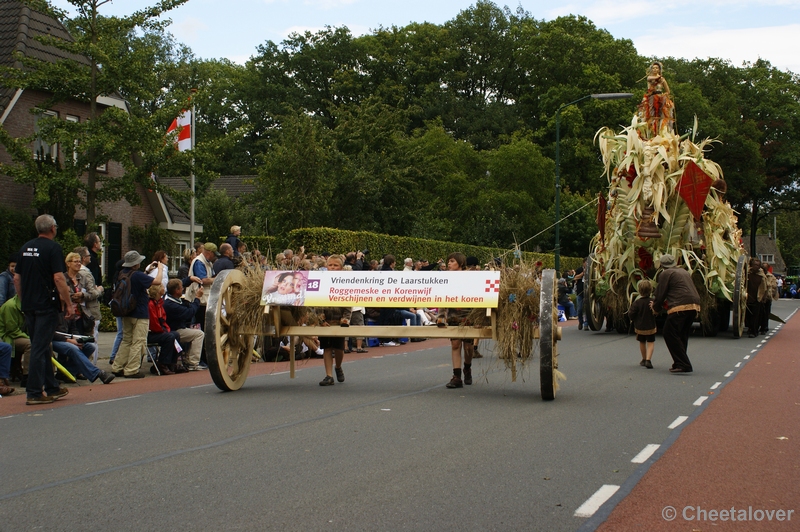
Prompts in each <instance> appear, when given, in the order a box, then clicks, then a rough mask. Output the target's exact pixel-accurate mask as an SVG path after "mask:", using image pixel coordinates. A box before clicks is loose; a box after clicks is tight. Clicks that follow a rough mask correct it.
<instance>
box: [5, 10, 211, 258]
mask: <svg viewBox="0 0 800 532" xmlns="http://www.w3.org/2000/svg"><path fill="white" fill-rule="evenodd" d="M41 35H52V36H55V37H58V38H62V39H70V36H69V34H68V33H67V31H66V29H65V28H64V26H62V25H61V24H60V23H59V22H58V21H56V20H54V19H53V18H51V17H48V16H46V15H44V14H42V13H39V12H37V11H34V10H31V9H30V8H29V7H27V6H25V5H23V4H22V3H20V2H17V1H15V0H11V1H8V0H4V1H3V2H2V3H0V65H3V66H20V65H19V64H18V63H15V59H14V57H13V55H12V54H13V52H20V53H22V54H24V55H25V56H27V57H32V58H37V59H40V60H45V61H53V62H57V61H60V60H63V59H67V58H68V57H67V54H66V53H65V52H63V51H62V50H59V49H58V48H55V47H52V46H46V45H43V44H42V43H40V42H38V41H37V40H36V37H37V36H41ZM71 59H76V58H74V57H72V58H71ZM77 59H78V60H80V58H77ZM46 98H47V94H45V93H42V92H38V91H35V90H29V89H26V90H22V89H18V88H13V87H4V86H0V125H1V126H2V127H3V128H5V129H6V131H8V133H9V134H10V135H12V136H14V137H25V136H30V135H32V134H33V133H34V132H35V131H36V122H37V120H38V116H37V115H34V114H33V113H31V109H33V108H34V107H35V106H36V105H38V104H40V103H41V102H43V101H45V100H46ZM97 103H98V104H100V105H99V108H100V109H101V112H102V109H105V108H109V107H111V106H114V107H119V108H121V109H124V110H125V111H128V106H127V103H126V102H125V101H124V100H123V99H121V98H120V97H118V96H104V97H101V98H98V100H97ZM45 114H47V115H50V116H56V117H58V118H60V119H63V120H72V121H76V122H81V121H85V120H86V119H87V117H88V116H89V105H88V104H87V103H83V102H79V101H66V102H62V103H58V104H55V105H54V106H53V107H52V108H50V109H48V110H47V112H46V113H45ZM39 116H41V115H39ZM165 129H166V128H165ZM35 144H36V145H35V146H33V148H34V149H35V150H37V151H38V150H39V149H43V150H45V153H50V154H51V155H52V156H53V157H54V158H56V157H63V156H64V153H65V152H64V147H62V146H49V145H46V144H44V143H41V142H40V141H35ZM0 161H1V162H4V163H11V162H12V161H11V157H10V156H9V154H8V153H7V152H6V151H5V149H4V148H3V147H2V146H0ZM99 170H100V171H102V172H107V173H108V174H109V175H111V176H113V177H122V176H123V175H124V168H123V167H122V165H120V164H119V163H117V162H115V161H109V162H108V163H107V164H105V165H103V167H101V168H99ZM138 193H139V197H140V198H141V202H140V204H139V205H130V204H129V203H128V202H126V201H118V202H114V203H101V204H99V205H98V206H97V212H98V214H102V215H103V216H104V217H105V218H107V220H108V221H106V222H104V223H102V224H101V231H102V233H103V236H104V252H103V261H102V265H101V267H102V269H103V273H104V274H107V273H109V272H112V271H113V268H114V264H115V263H116V261H117V260H119V258H121V257H122V256H123V255H124V254H125V253H126V252H127V251H128V250H129V228H130V227H131V226H134V225H138V226H144V225H147V224H149V223H151V222H153V221H156V222H158V224H159V225H160V226H161V227H163V228H166V229H168V230H170V231H173V232H175V233H176V236H177V238H178V241H179V242H181V243H182V244H183V245H184V246H188V245H189V235H190V225H189V217H188V216H187V215H186V213H185V212H183V211H182V210H181V209H180V207H178V206H177V205H176V204H175V203H174V201H172V200H171V199H170V198H169V197H168V196H165V195H163V194H159V193H156V192H153V191H150V190H147V189H145V188H144V187H141V186H139V187H138ZM0 201H2V202H3V204H4V205H13V206H16V208H17V209H19V210H25V209H27V210H29V211H30V213H31V214H32V215H35V214H36V212H35V211H34V209H33V208H32V207H31V205H32V201H33V189H32V187H30V186H28V185H22V184H19V183H15V182H14V181H13V179H12V178H11V177H9V176H6V175H2V174H0ZM59 223H60V224H61V225H62V226H64V225H67V224H66V221H65V220H59ZM73 226H74V228H75V230H76V232H77V233H78V234H79V235H81V234H83V233H84V232H85V228H86V213H85V212H84V211H83V209H81V208H79V209H77V210H76V212H75V218H74V220H73ZM202 230H203V229H202V226H201V225H198V224H195V232H197V233H200V232H202Z"/></svg>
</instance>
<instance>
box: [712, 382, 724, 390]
mask: <svg viewBox="0 0 800 532" xmlns="http://www.w3.org/2000/svg"><path fill="white" fill-rule="evenodd" d="M720 385H722V383H721V382H715V383H714V386H712V387H711V389H712V390H716V389H717V388H719V387H720Z"/></svg>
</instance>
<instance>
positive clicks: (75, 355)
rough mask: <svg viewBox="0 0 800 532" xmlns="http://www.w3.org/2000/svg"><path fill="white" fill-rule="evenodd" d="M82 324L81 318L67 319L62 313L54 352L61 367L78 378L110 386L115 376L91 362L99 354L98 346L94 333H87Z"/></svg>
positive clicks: (57, 328) (54, 343)
mask: <svg viewBox="0 0 800 532" xmlns="http://www.w3.org/2000/svg"><path fill="white" fill-rule="evenodd" d="M81 323H82V320H81V319H80V318H77V319H67V318H66V317H65V316H64V313H63V312H62V313H61V315H60V316H59V320H58V325H57V326H56V332H55V334H54V335H53V344H52V345H53V351H54V352H55V353H56V357H57V358H58V361H59V362H60V363H61V365H62V366H64V367H65V368H66V369H67V371H69V372H70V373H72V375H73V376H75V377H76V378H78V379H80V378H81V377H84V378H86V379H87V380H88V381H89V382H94V381H96V380H97V379H100V382H102V383H103V384H109V383H110V382H111V381H113V380H114V375H113V374H112V373H109V372H107V371H103V370H102V369H100V368H98V367H97V366H95V365H94V364H92V362H91V360H92V359H94V357H95V353H96V352H97V344H96V343H95V342H94V336H92V333H93V332H94V331H93V330H88V331H87V330H86V329H85V328H84V327H83V326H82V325H81Z"/></svg>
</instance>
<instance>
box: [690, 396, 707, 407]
mask: <svg viewBox="0 0 800 532" xmlns="http://www.w3.org/2000/svg"><path fill="white" fill-rule="evenodd" d="M706 399H708V396H707V395H701V396H700V397H698V398H697V401H695V402H694V403H692V404H693V405H694V406H700V405H702V404H703V403H705V402H706Z"/></svg>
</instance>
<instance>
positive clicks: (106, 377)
mask: <svg viewBox="0 0 800 532" xmlns="http://www.w3.org/2000/svg"><path fill="white" fill-rule="evenodd" d="M114 377H116V375H114V374H113V373H109V372H107V371H103V370H102V369H101V370H100V374H99V375H98V376H97V378H98V379H100V382H102V383H103V384H108V383H110V382H111V381H113V380H114Z"/></svg>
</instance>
